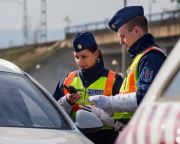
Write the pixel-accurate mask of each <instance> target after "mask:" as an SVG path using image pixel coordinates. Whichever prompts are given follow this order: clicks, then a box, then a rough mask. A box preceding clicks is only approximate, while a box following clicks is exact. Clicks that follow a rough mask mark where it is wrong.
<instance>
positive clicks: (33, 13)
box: [0, 0, 176, 47]
mask: <svg viewBox="0 0 180 144" xmlns="http://www.w3.org/2000/svg"><path fill="white" fill-rule="evenodd" d="M17 1H19V2H21V4H20V3H18V2H17ZM46 1H47V29H48V30H55V31H62V30H63V29H64V28H65V27H66V26H67V23H66V22H65V21H64V18H65V17H66V16H68V17H69V19H70V21H71V22H70V25H78V24H86V23H91V22H97V21H103V20H105V19H107V18H110V17H111V16H112V15H113V14H114V13H115V12H116V11H117V10H119V9H120V8H122V7H123V6H124V0H46ZM154 1H155V2H154ZM22 2H23V0H0V20H1V22H0V30H8V31H9V30H18V31H21V33H22V28H23V4H22ZM40 2H41V0H27V9H28V20H29V29H30V30H32V31H33V30H35V29H38V28H40V22H41V17H40V11H41V10H40V9H41V3H40ZM162 3H163V4H162ZM127 5H128V6H129V5H142V6H144V11H145V14H146V15H147V14H149V13H150V11H151V12H152V13H156V12H161V11H164V10H171V9H174V8H175V7H176V3H175V2H171V0H127ZM0 37H1V35H0ZM9 37H10V36H9ZM0 39H1V38H0ZM7 39H8V36H7ZM8 41H10V40H8ZM14 41H15V40H14ZM0 42H1V41H0ZM0 47H1V44H0Z"/></svg>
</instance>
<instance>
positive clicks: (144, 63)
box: [129, 34, 166, 104]
mask: <svg viewBox="0 0 180 144" xmlns="http://www.w3.org/2000/svg"><path fill="white" fill-rule="evenodd" d="M153 46H156V47H158V45H157V44H156V43H155V41H154V38H153V36H152V35H151V34H146V35H144V36H143V37H141V38H140V39H139V40H138V41H137V42H136V43H135V44H133V45H132V46H131V47H130V48H129V53H130V57H131V58H132V60H133V58H134V57H135V56H136V55H137V54H139V53H140V52H142V51H144V50H146V49H147V48H149V47H153ZM165 59H166V56H165V55H164V54H163V53H162V52H159V51H155V50H153V51H150V52H148V53H146V54H145V55H144V56H143V57H142V58H141V59H140V61H139V64H138V74H139V78H138V82H137V84H136V86H137V91H136V99H137V104H140V102H141V101H142V99H143V97H144V95H145V93H146V92H147V90H148V88H149V86H150V85H151V83H152V81H153V80H154V78H155V76H156V75H157V73H158V71H159V69H160V67H161V65H162V64H163V62H164V61H165Z"/></svg>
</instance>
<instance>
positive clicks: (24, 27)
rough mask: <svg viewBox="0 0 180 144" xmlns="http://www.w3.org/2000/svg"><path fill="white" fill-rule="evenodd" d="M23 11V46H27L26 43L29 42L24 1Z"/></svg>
mask: <svg viewBox="0 0 180 144" xmlns="http://www.w3.org/2000/svg"><path fill="white" fill-rule="evenodd" d="M23 9H24V16H23V20H24V22H23V36H24V45H26V44H28V41H29V30H28V14H27V0H24V2H23Z"/></svg>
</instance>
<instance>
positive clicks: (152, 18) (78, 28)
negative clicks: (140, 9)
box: [65, 10, 180, 35]
mask: <svg viewBox="0 0 180 144" xmlns="http://www.w3.org/2000/svg"><path fill="white" fill-rule="evenodd" d="M146 18H147V19H148V20H149V22H150V23H152V22H157V21H166V20H169V19H173V20H175V19H179V18H180V10H173V11H166V12H161V13H154V14H150V15H146ZM108 21H109V19H106V20H104V21H99V22H94V23H87V24H81V25H74V26H69V27H66V28H65V34H66V35H67V34H72V33H78V32H82V31H96V30H102V29H107V28H108V25H107V23H108Z"/></svg>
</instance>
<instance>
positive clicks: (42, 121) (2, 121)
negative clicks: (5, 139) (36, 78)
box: [0, 73, 70, 129]
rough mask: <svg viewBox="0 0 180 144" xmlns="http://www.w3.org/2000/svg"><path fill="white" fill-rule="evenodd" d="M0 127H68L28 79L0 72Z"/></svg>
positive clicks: (58, 112) (64, 120)
mask: <svg viewBox="0 0 180 144" xmlns="http://www.w3.org/2000/svg"><path fill="white" fill-rule="evenodd" d="M0 126H18V127H39V128H55V129H70V126H69V123H68V122H67V121H66V119H65V118H64V116H63V115H62V114H61V113H60V111H58V110H57V109H56V108H55V106H54V105H53V104H52V103H51V102H50V101H49V100H48V99H47V97H46V96H45V94H44V93H42V92H41V91H40V90H39V89H38V88H37V87H36V86H35V85H34V84H33V83H32V82H31V81H30V80H29V79H27V78H26V77H23V76H21V75H15V74H7V73H0Z"/></svg>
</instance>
